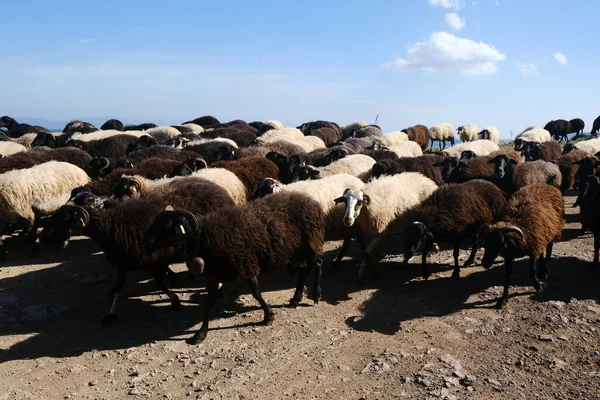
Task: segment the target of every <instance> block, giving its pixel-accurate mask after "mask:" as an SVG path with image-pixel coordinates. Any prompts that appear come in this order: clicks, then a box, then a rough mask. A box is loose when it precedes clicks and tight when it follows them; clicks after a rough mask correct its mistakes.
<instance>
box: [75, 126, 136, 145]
mask: <svg viewBox="0 0 600 400" xmlns="http://www.w3.org/2000/svg"><path fill="white" fill-rule="evenodd" d="M115 135H132V136H135V137H138V138H139V137H141V136H148V134H147V133H146V132H145V131H125V132H121V131H118V130H116V129H108V130H105V131H95V132H91V133H79V132H77V133H75V134H73V136H71V138H70V139H69V140H80V141H82V142H91V141H93V140H101V139H106V138H109V137H111V136H115Z"/></svg>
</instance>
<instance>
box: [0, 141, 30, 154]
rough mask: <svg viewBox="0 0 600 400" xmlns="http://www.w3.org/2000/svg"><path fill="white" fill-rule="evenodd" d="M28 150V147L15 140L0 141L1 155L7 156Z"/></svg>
mask: <svg viewBox="0 0 600 400" xmlns="http://www.w3.org/2000/svg"><path fill="white" fill-rule="evenodd" d="M25 150H27V147H25V146H23V145H22V144H19V143H15V142H0V156H2V157H6V156H10V155H11V154H15V153H20V152H22V151H25Z"/></svg>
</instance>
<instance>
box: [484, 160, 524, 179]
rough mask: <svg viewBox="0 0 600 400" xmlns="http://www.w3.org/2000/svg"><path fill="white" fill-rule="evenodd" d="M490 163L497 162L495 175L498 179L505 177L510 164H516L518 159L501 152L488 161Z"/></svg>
mask: <svg viewBox="0 0 600 400" xmlns="http://www.w3.org/2000/svg"><path fill="white" fill-rule="evenodd" d="M488 163H490V164H495V167H494V176H495V177H496V178H498V179H502V178H504V175H506V169H507V168H508V166H509V165H510V164H513V165H516V164H517V161H515V160H513V159H512V158H510V157H508V156H507V155H506V154H500V155H498V156H496V157H494V158H492V159H491V160H490V161H488Z"/></svg>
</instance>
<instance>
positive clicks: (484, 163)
mask: <svg viewBox="0 0 600 400" xmlns="http://www.w3.org/2000/svg"><path fill="white" fill-rule="evenodd" d="M463 153H464V152H463ZM500 154H504V155H506V156H508V157H509V158H510V159H511V160H513V161H515V162H517V163H520V162H521V161H522V159H523V157H522V156H521V153H519V152H518V151H514V150H497V151H494V152H492V153H490V154H489V155H487V156H479V157H475V158H472V159H470V160H468V161H461V160H458V159H457V158H456V157H448V158H446V159H445V160H444V161H443V163H442V176H443V177H444V180H445V181H446V182H449V183H450V182H452V183H463V182H467V181H470V180H472V179H484V180H486V181H493V179H494V164H491V163H490V161H491V160H492V159H494V157H496V156H497V155H500Z"/></svg>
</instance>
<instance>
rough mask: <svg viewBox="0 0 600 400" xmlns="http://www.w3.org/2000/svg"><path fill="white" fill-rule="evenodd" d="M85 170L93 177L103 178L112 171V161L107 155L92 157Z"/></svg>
mask: <svg viewBox="0 0 600 400" xmlns="http://www.w3.org/2000/svg"><path fill="white" fill-rule="evenodd" d="M85 172H86V173H87V174H88V176H89V177H90V178H92V179H98V178H102V177H103V176H105V175H106V174H108V173H109V172H110V161H109V159H108V158H106V157H96V158H92V160H91V161H90V162H89V164H88V165H87V166H86V167H85Z"/></svg>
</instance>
